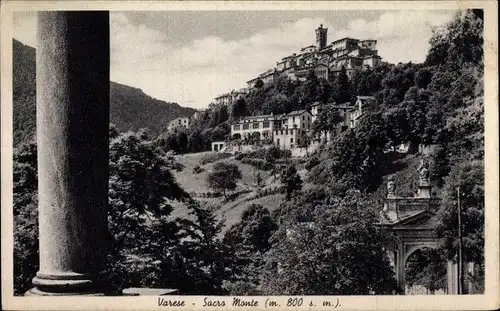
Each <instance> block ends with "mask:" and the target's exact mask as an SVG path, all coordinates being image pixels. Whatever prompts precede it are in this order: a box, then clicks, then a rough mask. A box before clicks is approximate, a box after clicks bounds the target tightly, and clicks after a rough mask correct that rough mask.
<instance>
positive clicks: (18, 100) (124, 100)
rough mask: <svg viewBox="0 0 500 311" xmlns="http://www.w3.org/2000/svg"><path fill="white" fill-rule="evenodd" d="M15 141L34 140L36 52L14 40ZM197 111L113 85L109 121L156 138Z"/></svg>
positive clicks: (141, 92)
mask: <svg viewBox="0 0 500 311" xmlns="http://www.w3.org/2000/svg"><path fill="white" fill-rule="evenodd" d="M12 54H13V74H12V76H13V127H14V128H13V136H14V137H13V139H14V146H16V145H18V144H20V143H22V142H25V141H27V140H30V139H33V138H34V135H35V131H36V57H35V48H33V47H31V46H29V45H26V44H23V43H22V42H20V41H18V40H16V39H13V49H12ZM194 112H195V109H194V108H190V107H182V106H180V105H179V104H178V103H174V102H167V101H163V100H160V99H156V98H153V97H151V96H150V95H147V94H146V93H144V91H142V90H141V89H140V88H137V87H132V86H128V85H125V84H122V83H117V82H113V81H110V120H111V123H113V124H115V125H116V127H117V128H118V129H119V130H120V131H123V132H125V131H137V130H139V129H140V128H148V129H149V130H150V132H151V133H152V134H153V135H158V134H160V133H162V132H165V131H166V130H167V127H168V122H170V121H171V120H173V119H175V118H178V117H189V116H191V115H192V114H193V113H194Z"/></svg>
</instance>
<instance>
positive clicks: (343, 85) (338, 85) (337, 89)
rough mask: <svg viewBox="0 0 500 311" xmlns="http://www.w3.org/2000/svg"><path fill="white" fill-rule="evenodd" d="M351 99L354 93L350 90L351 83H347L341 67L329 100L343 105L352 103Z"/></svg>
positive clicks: (345, 73)
mask: <svg viewBox="0 0 500 311" xmlns="http://www.w3.org/2000/svg"><path fill="white" fill-rule="evenodd" d="M353 98H354V91H353V90H352V85H351V82H350V81H349V77H348V76H347V71H346V69H345V67H344V66H342V68H341V70H340V72H339V74H338V76H337V78H336V79H335V82H334V85H333V93H332V97H331V100H332V101H334V102H336V103H337V104H343V103H346V102H350V101H352V100H353Z"/></svg>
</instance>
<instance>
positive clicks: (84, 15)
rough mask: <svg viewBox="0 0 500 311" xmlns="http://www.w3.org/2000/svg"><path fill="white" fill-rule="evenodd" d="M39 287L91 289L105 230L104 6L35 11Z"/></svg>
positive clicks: (106, 35) (106, 113) (106, 26)
mask: <svg viewBox="0 0 500 311" xmlns="http://www.w3.org/2000/svg"><path fill="white" fill-rule="evenodd" d="M37 40H38V48H37V51H36V68H37V77H36V84H37V144H38V179H39V181H38V183H39V224H40V270H39V272H38V273H37V276H36V277H35V279H34V280H33V283H34V284H35V286H36V291H37V292H44V293H69V294H76V293H88V292H95V291H97V289H96V284H95V283H94V278H95V276H96V275H97V274H98V273H99V272H100V271H101V270H102V268H103V264H104V258H105V250H106V243H105V240H106V238H107V212H106V209H107V201H108V157H109V154H108V153H109V141H108V139H109V138H108V128H109V66H110V65H109V61H110V59H109V52H110V51H109V12H107V11H102V12H91V11H58V12H39V13H38V33H37Z"/></svg>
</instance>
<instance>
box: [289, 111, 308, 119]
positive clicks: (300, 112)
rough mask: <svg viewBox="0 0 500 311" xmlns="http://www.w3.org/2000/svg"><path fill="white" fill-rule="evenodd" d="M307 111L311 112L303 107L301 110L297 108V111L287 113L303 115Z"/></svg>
mask: <svg viewBox="0 0 500 311" xmlns="http://www.w3.org/2000/svg"><path fill="white" fill-rule="evenodd" d="M305 112H309V111H307V110H306V109H301V110H295V111H292V112H290V113H289V114H287V116H288V117H291V116H297V115H301V114H303V113H305Z"/></svg>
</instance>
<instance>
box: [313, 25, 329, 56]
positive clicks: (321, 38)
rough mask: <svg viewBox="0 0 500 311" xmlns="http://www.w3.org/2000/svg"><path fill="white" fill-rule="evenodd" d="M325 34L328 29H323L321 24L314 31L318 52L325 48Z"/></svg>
mask: <svg viewBox="0 0 500 311" xmlns="http://www.w3.org/2000/svg"><path fill="white" fill-rule="evenodd" d="M327 32H328V28H323V24H321V25H319V28H318V29H316V48H317V49H318V50H321V49H322V48H324V47H325V46H326V37H327Z"/></svg>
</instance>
